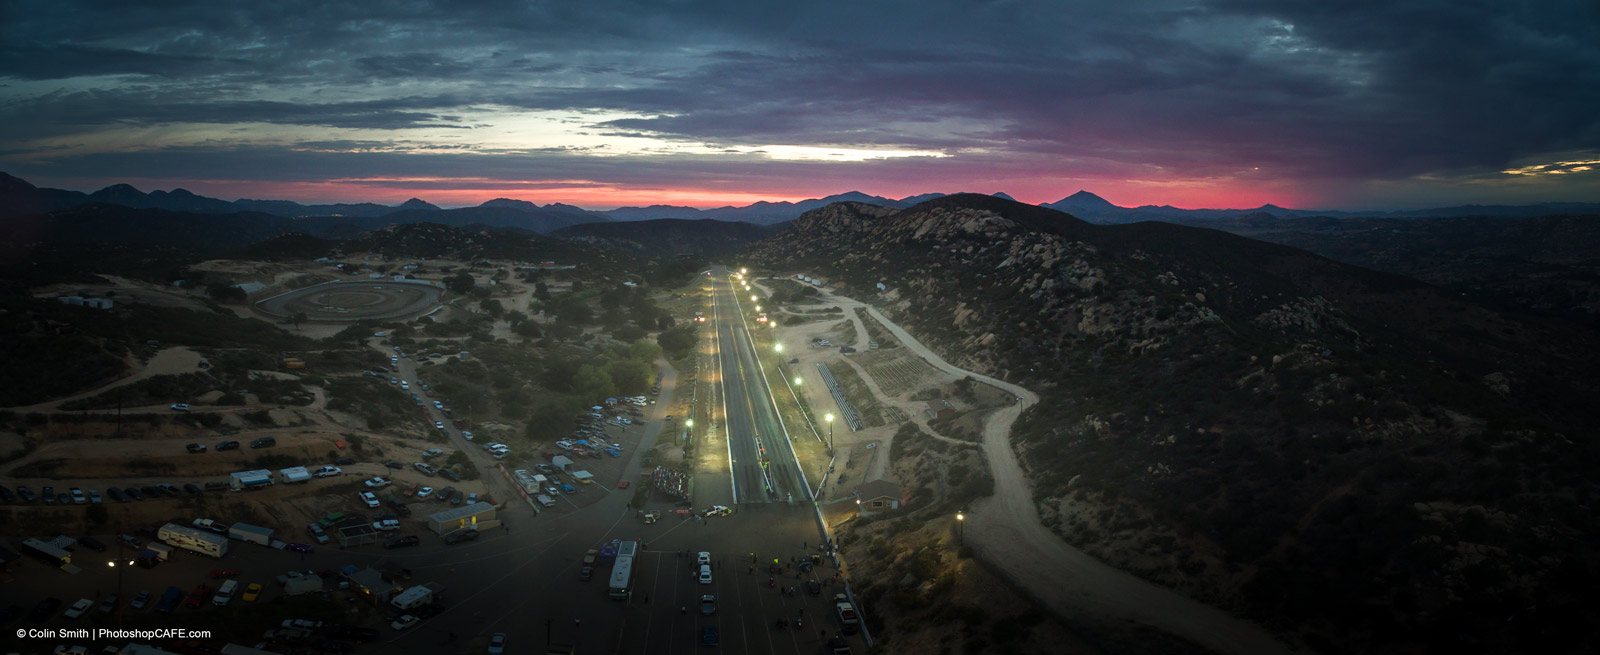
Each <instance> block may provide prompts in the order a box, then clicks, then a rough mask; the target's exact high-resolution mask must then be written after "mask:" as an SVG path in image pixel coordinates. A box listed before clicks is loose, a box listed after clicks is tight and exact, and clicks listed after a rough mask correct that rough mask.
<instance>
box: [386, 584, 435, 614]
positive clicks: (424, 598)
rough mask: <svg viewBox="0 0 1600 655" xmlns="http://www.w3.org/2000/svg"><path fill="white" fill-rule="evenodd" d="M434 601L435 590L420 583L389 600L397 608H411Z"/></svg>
mask: <svg viewBox="0 0 1600 655" xmlns="http://www.w3.org/2000/svg"><path fill="white" fill-rule="evenodd" d="M431 602H433V590H432V589H429V588H428V587H426V586H422V585H418V586H415V587H412V588H410V589H407V590H405V591H403V592H401V593H400V595H399V596H395V597H394V600H391V601H389V604H390V605H393V606H394V607H395V609H402V610H409V609H416V608H418V607H422V606H423V605H427V604H428V603H431Z"/></svg>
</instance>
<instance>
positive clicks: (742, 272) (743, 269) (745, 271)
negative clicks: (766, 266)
mask: <svg viewBox="0 0 1600 655" xmlns="http://www.w3.org/2000/svg"><path fill="white" fill-rule="evenodd" d="M749 272H750V269H747V268H740V269H739V274H740V275H744V274H745V273H749Z"/></svg>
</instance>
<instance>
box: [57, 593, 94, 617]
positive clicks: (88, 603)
mask: <svg viewBox="0 0 1600 655" xmlns="http://www.w3.org/2000/svg"><path fill="white" fill-rule="evenodd" d="M93 608H94V601H92V600H89V599H87V598H79V599H78V602H76V603H73V604H72V607H68V608H67V611H66V612H63V613H62V614H61V615H62V616H64V617H67V618H69V619H76V618H81V617H82V616H83V614H84V613H85V612H88V611H89V610H90V609H93Z"/></svg>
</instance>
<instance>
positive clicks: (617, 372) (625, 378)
mask: <svg viewBox="0 0 1600 655" xmlns="http://www.w3.org/2000/svg"><path fill="white" fill-rule="evenodd" d="M654 370H655V369H652V368H651V367H650V365H649V364H646V363H644V362H641V361H638V360H633V359H619V360H616V361H614V362H611V363H609V364H606V368H605V372H606V374H607V376H608V377H609V378H610V380H611V382H612V384H614V385H615V386H616V390H617V392H618V393H621V394H623V395H627V396H632V395H635V394H640V393H644V391H645V390H646V389H649V388H650V381H651V380H652V379H653V376H652V375H651V373H652V372H653V371H654Z"/></svg>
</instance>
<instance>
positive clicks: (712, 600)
mask: <svg viewBox="0 0 1600 655" xmlns="http://www.w3.org/2000/svg"><path fill="white" fill-rule="evenodd" d="M700 613H701V614H704V615H706V616H711V615H712V614H716V613H717V597H716V596H713V595H711V594H705V595H703V596H701V597H700Z"/></svg>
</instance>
